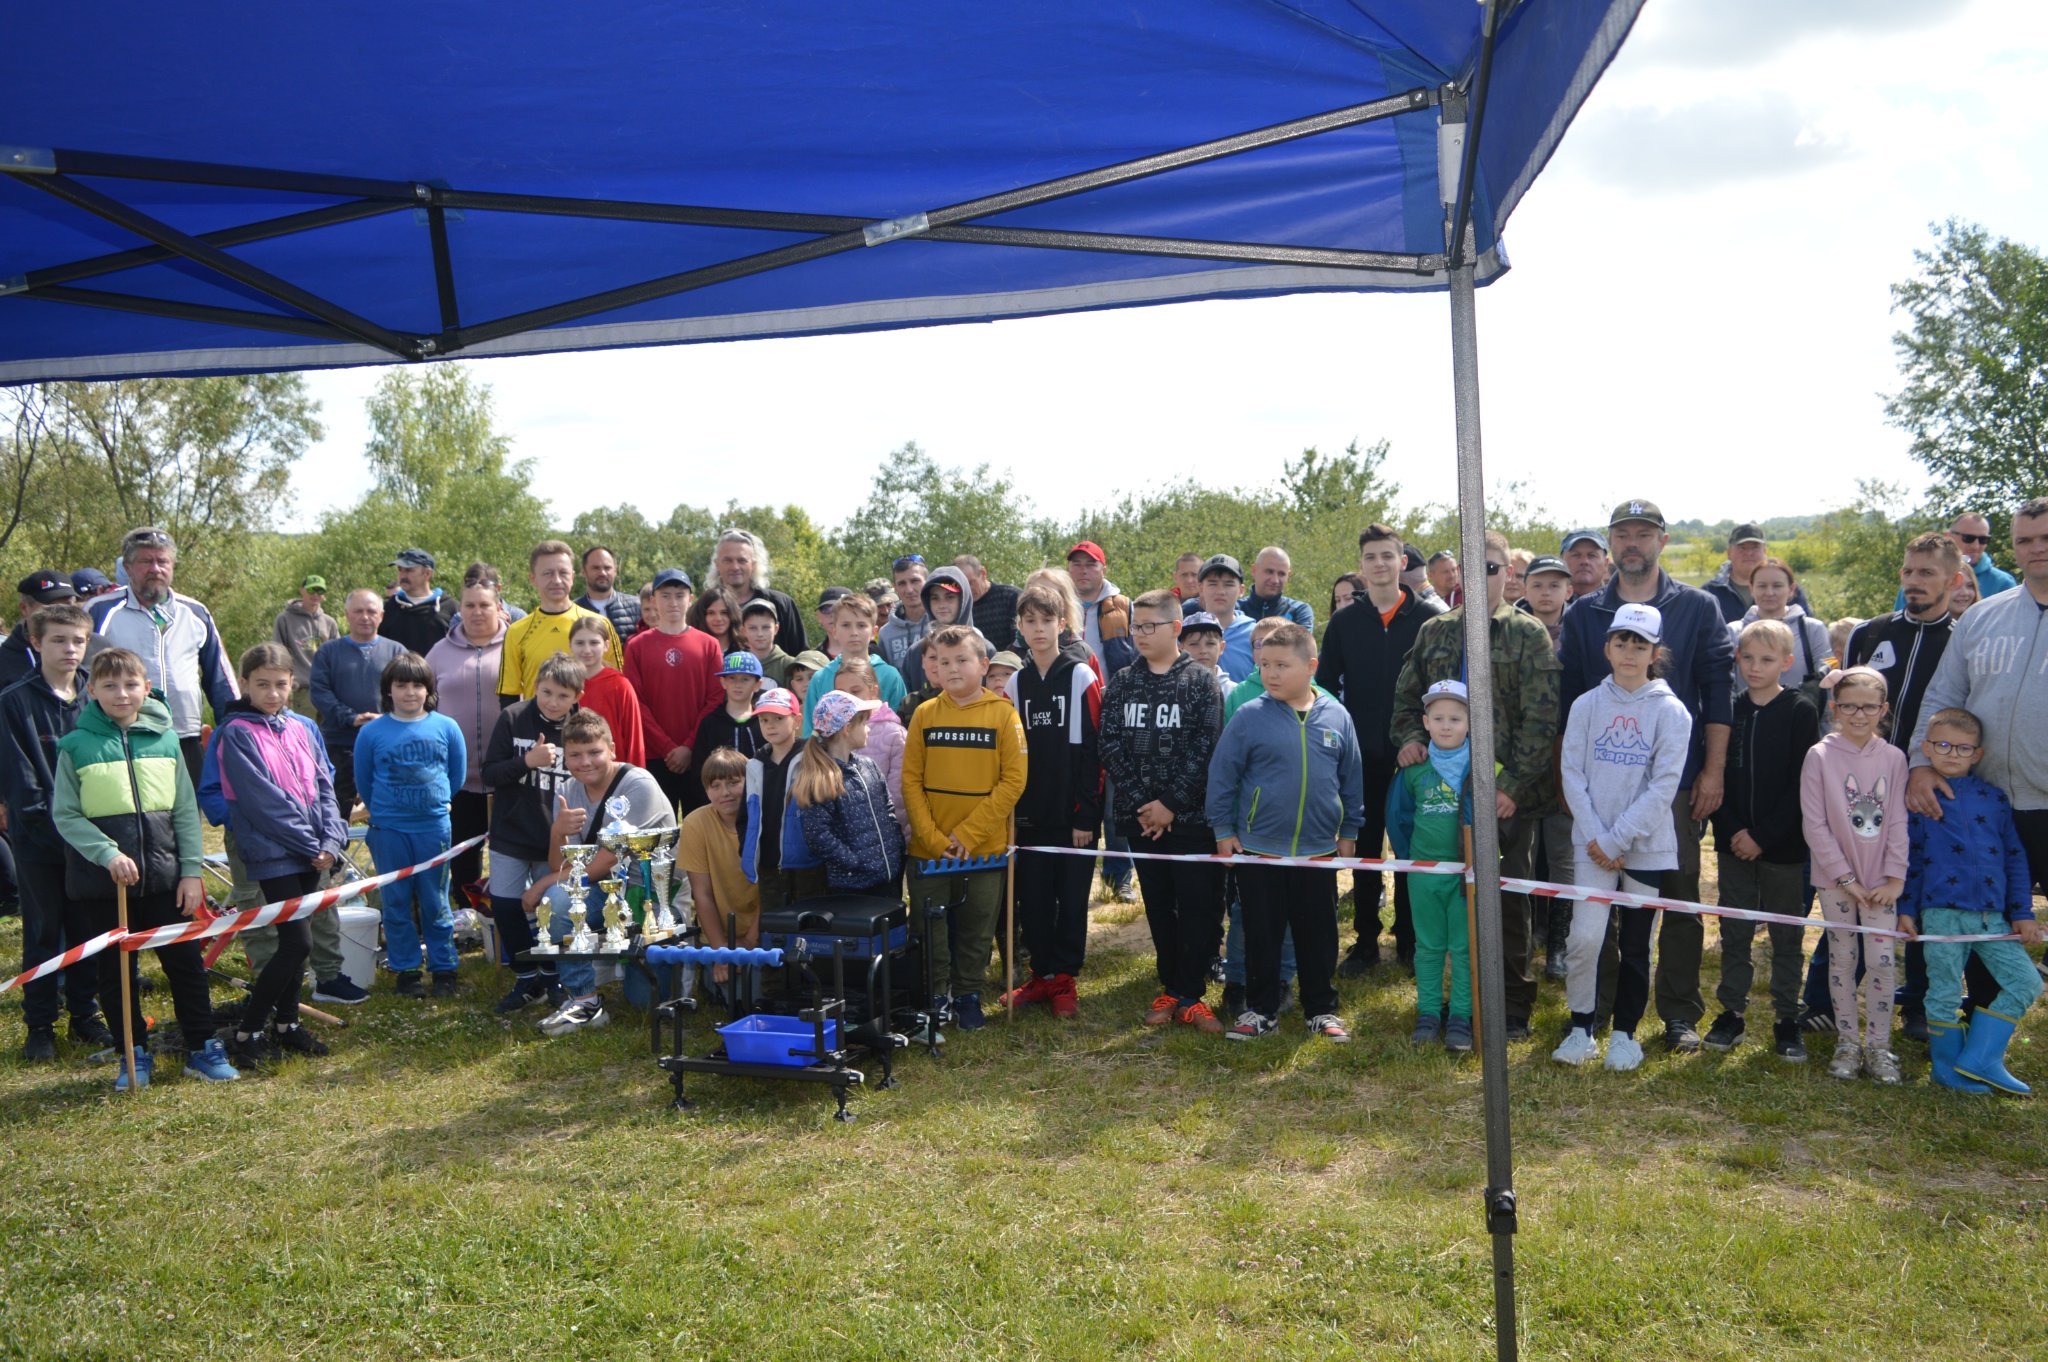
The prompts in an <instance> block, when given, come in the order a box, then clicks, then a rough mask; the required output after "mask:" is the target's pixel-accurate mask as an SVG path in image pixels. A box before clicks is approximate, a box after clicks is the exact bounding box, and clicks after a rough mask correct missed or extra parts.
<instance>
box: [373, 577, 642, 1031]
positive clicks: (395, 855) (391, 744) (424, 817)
mask: <svg viewBox="0 0 2048 1362" xmlns="http://www.w3.org/2000/svg"><path fill="white" fill-rule="evenodd" d="M528 618H529V619H530V618H532V616H528ZM606 627H607V628H609V627H610V626H609V625H607V626H606ZM378 684H379V688H380V689H381V690H382V692H383V697H382V698H383V705H384V712H383V713H382V714H380V715H379V716H378V717H376V718H375V719H372V720H371V721H370V722H369V723H367V724H365V725H363V730H362V732H360V733H358V734H357V735H356V752H355V758H356V791H357V793H358V794H359V795H360V796H361V798H362V801H363V807H364V808H366V809H368V810H369V811H370V830H369V836H368V838H367V841H368V842H369V846H370V857H371V859H372V860H373V861H375V862H376V865H377V871H378V873H379V874H382V873H385V872H387V871H392V870H399V869H403V868H404V867H406V866H409V865H418V864H419V863H420V862H421V861H424V860H427V859H428V858H430V857H433V856H438V855H440V854H441V853H442V852H444V851H446V850H447V849H448V839H449V827H448V801H449V798H450V797H451V796H452V795H453V794H454V793H455V791H457V790H459V789H461V788H462V782H463V779H464V777H465V776H467V775H468V773H469V754H468V753H467V752H465V751H464V750H463V746H462V730H461V729H460V728H459V727H457V726H456V723H455V721H454V720H453V719H450V718H449V717H448V716H447V715H445V714H436V713H435V712H434V709H435V691H434V669H433V668H432V667H429V666H428V665H427V660H426V659H425V658H423V657H421V656H420V655H419V654H418V653H406V654H404V655H403V656H401V657H399V658H398V659H397V660H396V661H394V662H392V663H391V664H390V665H389V666H387V667H385V668H384V676H383V679H382V680H381V681H380V682H379V683H378ZM379 895H380V897H381V899H382V902H383V908H384V954H385V959H386V961H387V962H388V964H389V966H390V968H391V970H392V972H393V973H394V974H395V975H397V981H396V985H395V987H394V992H396V993H397V995H398V996H399V997H401V998H417V997H420V996H421V995H422V991H421V988H420V952H421V942H422V940H423V939H424V942H425V949H426V963H427V968H428V969H429V970H432V971H433V974H434V988H433V992H434V996H435V997H436V998H452V997H454V996H455V970H456V967H457V966H458V965H459V964H460V963H461V961H460V960H459V959H458V958H457V957H456V954H455V919H454V917H453V916H452V914H451V913H450V912H449V909H448V867H447V866H445V865H439V866H435V867H434V868H433V869H432V870H423V871H421V872H420V873H419V874H417V875H412V876H408V877H407V878H405V879H402V880H399V881H397V882H395V883H392V884H387V885H385V886H384V888H383V889H382V890H380V891H379ZM415 910H417V912H418V920H417V923H415V920H414V912H415Z"/></svg>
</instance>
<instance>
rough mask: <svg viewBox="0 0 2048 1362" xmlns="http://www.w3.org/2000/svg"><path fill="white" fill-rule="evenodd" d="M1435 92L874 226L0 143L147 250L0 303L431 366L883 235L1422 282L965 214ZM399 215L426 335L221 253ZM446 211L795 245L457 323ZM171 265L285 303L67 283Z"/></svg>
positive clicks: (1378, 259) (1385, 112)
mask: <svg viewBox="0 0 2048 1362" xmlns="http://www.w3.org/2000/svg"><path fill="white" fill-rule="evenodd" d="M1443 93H1444V92H1443V91H1440V90H1435V89H1426V88H1418V89H1413V90H1407V91H1404V92H1402V93H1400V94H1394V95H1389V96H1386V97H1385V98H1382V99H1375V100H1370V101H1367V102H1366V103H1363V104H1353V105H1348V106H1346V107H1344V108H1341V109H1331V110H1328V111H1326V112H1324V113H1319V114H1311V115H1309V116H1308V117H1305V118H1297V119H1290V120H1288V121H1286V122H1282V123H1274V124H1269V125H1268V126H1266V127H1263V128H1256V129H1253V130H1251V131H1249V132H1242V133H1236V134H1233V135H1231V136H1228V137H1221V138H1216V139H1213V140H1210V141H1207V142H1198V143H1195V144H1193V145H1190V146H1184V147H1178V148H1175V149H1173V150H1171V151H1163V152H1159V153H1156V154H1154V155H1151V156H1142V157H1139V158H1137V159H1135V160H1130V161H1121V162H1118V163H1117V164H1115V165H1110V166H1103V167H1101V168H1100V169H1096V170H1085V171H1080V172H1077V173H1074V174H1071V175H1062V176H1059V177H1057V178H1055V179H1051V180H1043V181H1040V182H1039V183H1036V184H1031V185H1025V186H1022V187H1021V188H1017V189H1010V190H1005V191H1003V192H1001V193H997V194H987V195H982V196H980V197H978V198H973V199H968V200H964V201H962V202H960V203H954V204H948V205H945V206H943V207H939V208H930V209H926V210H924V211H922V212H917V213H912V214H909V215H907V216H904V217H899V218H892V219H887V220H883V221H876V220H875V219H872V218H866V217H855V216H847V215H841V214H823V213H788V212H771V211H764V210H753V209H740V208H709V207H701V206H693V205H688V204H666V203H639V202H627V201H618V200H607V199H584V198H562V197H552V196H546V195H538V194H511V193H498V192H492V191H486V190H473V189H453V188H448V187H444V186H439V185H433V184H426V183H420V182H413V181H406V180H380V179H371V178H364V177H361V176H351V175H322V174H315V173H311V172H306V171H294V170H271V169H260V168H256V167H250V166H233V165H219V164H214V163H210V162H200V161H181V160H171V159H165V158H161V157H149V156H124V155H119V154H115V153H109V152H99V151H78V150H71V149H68V148H48V147H0V174H6V175H9V176H11V177H13V178H14V179H16V180H17V181H19V182H20V183H22V184H25V185H28V186H30V187H32V188H35V189H39V190H41V191H43V192H44V193H46V194H49V195H51V196H52V197H54V198H57V199H61V200H63V201H64V202H66V203H68V204H70V205H72V206H73V207H75V208H78V209H81V210H83V211H84V212H87V213H89V214H91V215H92V216H94V217H96V218H99V219H101V220H103V221H106V222H109V223H112V224H114V225H115V226H117V227H120V228H122V229H123V230H125V231H128V232H131V233H133V234H134V235H136V236H139V237H141V238H142V239H144V240H145V241H148V242H150V243H151V244H150V245H149V246H147V247H141V248H137V249H134V250H127V251H118V252H114V253H112V254H107V255H100V256H94V257H92V258H90V259H85V260H77V261H73V262H70V263H69V264H63V265H52V266H48V267H45V268H42V269H36V270H31V271H29V272H27V273H25V274H21V275H17V276H15V277H14V278H12V279H6V280H0V297H6V296H10V295H12V296H17V297H30V298H39V299H42V300H44V301H46V302H56V303H69V304H74V305H77V306H82V307H101V308H111V309H115V310H118V311H123V312H134V313H140V314H142V315H145V316H155V317H173V318H178V319H180V320H185V321H198V322H207V323H212V324H216V325H220V326H230V327H246V328H249V329H251V330H258V331H281V332H287V333H290V334H293V335H302V336H310V337H313V338H315V339H319V340H327V341H333V342H336V343H342V342H347V341H356V342H360V343H362V344H365V345H369V346H373V347H375V348H376V349H378V350H381V351H383V352H384V353H386V354H389V355H391V356H392V357H393V358H395V359H401V360H407V361H419V360H430V359H444V358H448V357H450V356H453V355H457V354H460V353H462V352H463V351H465V350H469V349H471V348H473V347H475V346H478V345H482V344H485V343H486V342H490V341H495V340H500V339H503V338H504V337H507V336H514V335H519V334H522V333H525V332H530V331H537V330H541V329H544V328H546V327H551V326H558V325H561V324H563V323H565V322H573V321H579V320H581V319H583V318H586V317H592V316H596V315H599V314H601V313H606V312H613V311H616V310H618V309H620V308H627V307H633V306H636V305H638V304H641V303H646V302H651V301H653V300H655V299H657V298H665V297H670V296H673V295H675V294H678V293H686V292H689V291H691V290H694V289H700V288H707V287H710V286H712V285H714V284H721V283H726V282H728V281H731V280H734V279H743V278H746V277H748V276H750V275H756V274H762V273H765V272H767V271H770V270H776V269H784V268H787V267H789V266H792V265H801V264H804V263H806V262H808V261H812V260H820V259H823V258H825V257H827V256H833V255H839V254H841V253H843V252H846V251H851V250H858V249H863V248H866V247H870V246H880V245H886V244H889V243H891V242H896V241H946V242H957V243H964V244H970V245H983V246H1007V247H1024V248H1032V249H1039V250H1067V251H1095V252H1105V253H1110V254H1119V255H1146V256H1170V257H1178V258H1184V259H1196V260H1220V261H1226V262H1230V263H1237V264H1267V265H1292V266H1301V267H1316V268H1326V269H1340V270H1341V269H1351V270H1361V271H1381V272H1385V271H1396V272H1407V273H1413V274H1417V275H1423V276H1428V275H1435V274H1439V273H1441V272H1443V271H1444V270H1445V269H1446V268H1447V266H1448V257H1447V256H1445V255H1438V254H1423V255H1416V254H1407V253H1401V252H1391V251H1357V250H1345V249H1339V248H1335V247H1323V246H1298V245H1287V244H1282V243H1276V242H1244V241H1213V240H1204V239H1196V238H1182V237H1159V236H1134V235H1124V234H1119V233H1113V232H1080V231H1064V230H1059V229H1053V228H1041V227H1010V226H996V225H989V224H985V223H981V222H978V221H976V219H980V218H987V217H993V216H997V215H999V214H1003V213H1010V212H1015V211H1017V210H1018V209H1023V208H1032V207H1036V206H1038V205H1040V204H1046V203H1052V202H1054V201H1056V200H1059V199H1066V198H1072V197H1074V196H1076V195H1079V194H1086V193H1088V192H1090V191H1092V190H1097V189H1106V188H1109V187H1111V186H1115V185H1121V184H1129V183H1131V182H1133V181H1136V180H1141V179H1146V178H1149V177H1151V176H1154V175H1160V174H1164V173H1166V172H1168V171H1173V170H1179V169H1182V168H1184V167H1187V166H1192V165H1200V164H1203V163H1205V162H1208V161H1216V160H1221V159H1223V158H1225V157H1230V156H1237V155H1241V154H1243V153H1245V152H1248V151H1256V150H1258V149H1260V148H1262V147H1271V146H1277V145H1279V144H1281V143H1283V142H1291V141H1295V140H1298V139H1300V138H1304V137H1313V136H1315V135H1316V134H1318V133H1325V132H1333V131H1336V130H1339V129H1342V128H1351V127H1357V126H1359V125H1361V124H1364V123H1371V122H1376V121H1378V120H1380V119H1384V118H1391V117H1393V116H1395V115H1397V114H1404V113H1413V112H1416V111H1418V110H1422V109H1427V108H1432V107H1435V106H1436V105H1438V104H1439V103H1440V102H1441V100H1442V98H1443ZM88 179H95V180H97V179H126V180H140V181H146V182H154V183H158V184H200V185H210V186H215V187H219V188H228V189H254V190H261V191H265V192H283V193H294V194H313V195H319V196H322V197H329V198H336V199H341V200H343V202H340V203H336V204H333V205H331V206H328V207H323V208H317V209H313V210H311V211H308V212H300V213H291V214H287V215H285V216H283V217H276V218H268V219H264V220H262V221H259V222H252V223H247V224H244V225H241V226H237V227H230V228H225V229H222V230H220V231H215V232H208V233H203V234H198V235H194V234H191V233H187V232H184V231H181V230H179V229H178V228H176V227H173V226H172V225H170V224H169V223H166V222H164V221H162V220H160V219H158V218H156V217H153V216H151V215H150V214H148V213H146V212H143V211H142V210H141V209H138V208H136V207H134V206H132V205H130V204H127V203H124V202H122V201H121V200H119V199H117V198H115V197H114V196H112V195H111V194H108V193H106V192H105V191H104V190H101V189H99V188H96V187H94V186H93V185H91V184H87V183H85V181H86V180H88ZM401 209H414V210H419V211H422V212H424V213H425V215H426V220H427V227H428V236H429V245H430V250H431V252H432V257H433V266H434V284H435V294H436V298H437V301H438V303H439V307H440V320H441V330H440V331H439V332H438V333H435V334H431V335H426V334H418V333H408V332H402V331H397V330H393V329H392V328H389V327H386V326H383V325H381V324H379V323H377V322H375V321H372V320H371V319H370V318H368V317H365V316H362V315H360V314H358V313H356V312H354V311H352V310H350V309H349V308H347V307H345V306H343V305H342V304H341V303H339V302H336V301H335V300H333V299H331V298H324V297H321V296H320V295H318V294H316V293H313V292H311V291H309V290H307V289H304V288H301V287H299V286H298V285H296V284H293V283H292V282H290V281H289V280H286V279H283V278H280V277H279V276H277V275H275V274H273V273H271V272H270V271H268V270H264V269H262V268H260V267H258V266H256V265H252V264H250V263H248V262H247V261H245V260H242V259H240V258H238V257H236V256H234V255H232V254H230V253H229V251H230V248H232V247H235V246H244V245H249V244H252V243H255V242H258V241H269V240H274V239H276V238H278V237H284V236H293V235H298V234H301V233H305V232H312V231H318V230H321V229H324V228H329V227H335V226H340V225H343V224H345V223H350V222H356V221H360V220H362V219H364V218H370V217H377V216H381V215H383V214H386V213H394V212H398V211H400V210H401ZM455 211H480V212H502V213H534V214H541V215H546V216H554V217H583V218H595V219H605V220H610V221H622V222H646V223H669V224H674V225H678V226H692V227H720V228H739V229H746V230H755V231H770V232H792V233H801V234H804V235H805V236H806V237H807V238H808V239H806V240H803V241H799V242H795V243H792V244H790V245H787V246H779V247H776V248H774V249H772V250H767V251H761V252H757V253H755V254H753V255H746V256H741V257H738V258H736V259H731V260H724V261H720V262H718V263H716V264H712V265H704V266H700V267H698V268H696V269H691V270H684V271H682V272H680V273H676V274H669V275H663V276H661V277H659V278H655V279H647V280H643V281H641V282H639V283H635V284H627V285H624V286H622V287H619V288H614V289H607V290H605V291H603V292H601V293H594V294H590V295H588V296H585V297H581V298H571V299H565V300H563V301H561V302H557V303H550V304H548V305H546V306H543V307H538V308H532V309H529V310H527V311H524V312H517V313H512V314H509V315H506V316H502V317H496V318H492V319H490V320H488V321H482V322H475V323H470V324H467V325H465V324H464V323H463V321H462V318H461V309H460V293H459V290H458V288H457V283H456V276H455V261H454V253H453V251H452V249H451V247H450V243H449V238H448V229H447V215H448V214H449V213H450V212H455ZM171 260H183V261H186V262H189V263H191V264H194V265H197V266H199V267H201V268H202V269H205V270H208V271H211V272H212V273H214V274H216V275H220V276H222V277H224V278H225V279H227V280H229V281H231V282H232V283H234V284H238V285H240V286H241V287H242V288H244V289H247V290H250V291H253V292H254V293H256V294H259V295H262V296H263V297H266V298H269V299H271V300H272V301H274V302H277V303H280V304H282V305H283V306H284V307H285V308H288V309H290V310H289V311H280V312H270V311H259V310H254V309H246V308H232V307H222V306H217V305H213V304H203V303H191V302H179V301H172V300H168V299H162V298H152V297H147V296H144V295H141V294H133V293H123V292H118V291H112V290H105V289H92V288H80V287H77V286H76V285H77V283H78V281H80V280H84V279H93V278H98V277H100V276H103V275H108V274H114V273H118V272H120V271H123V270H130V269H135V268H137V267H139V266H143V265H152V264H160V263H163V262H166V261H171Z"/></svg>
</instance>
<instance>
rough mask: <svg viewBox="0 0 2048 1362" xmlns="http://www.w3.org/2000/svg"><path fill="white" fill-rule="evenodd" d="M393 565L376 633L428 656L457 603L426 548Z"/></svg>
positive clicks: (445, 631)
mask: <svg viewBox="0 0 2048 1362" xmlns="http://www.w3.org/2000/svg"><path fill="white" fill-rule="evenodd" d="M391 566H393V567H395V568H397V569H398V587H397V589H396V590H394V591H393V592H392V593H391V594H390V595H389V596H386V597H385V598H384V618H383V620H382V622H380V623H379V624H378V626H377V631H378V632H379V633H381V634H383V635H384V637H386V638H388V639H393V640H395V641H396V642H397V643H398V644H399V646H400V647H402V648H404V649H405V650H406V651H407V652H409V653H418V654H419V655H420V656H421V657H425V656H426V655H427V653H428V652H429V651H430V650H432V648H433V646H434V645H435V644H436V643H439V642H440V641H441V640H442V639H444V638H446V637H448V626H449V625H451V624H453V623H454V622H455V615H456V610H457V605H458V603H457V601H456V600H455V598H454V597H453V596H450V595H449V594H448V593H447V592H445V591H443V590H441V588H440V587H438V586H435V585H434V555H433V554H431V553H428V552H427V551H426V550H425V549H400V550H399V551H398V554H397V556H396V557H394V558H393V559H392V560H391ZM344 812H346V810H344Z"/></svg>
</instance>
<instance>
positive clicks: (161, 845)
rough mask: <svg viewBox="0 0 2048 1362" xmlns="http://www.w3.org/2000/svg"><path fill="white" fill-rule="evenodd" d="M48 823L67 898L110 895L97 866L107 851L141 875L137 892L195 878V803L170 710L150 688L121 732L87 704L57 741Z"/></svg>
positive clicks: (102, 868)
mask: <svg viewBox="0 0 2048 1362" xmlns="http://www.w3.org/2000/svg"><path fill="white" fill-rule="evenodd" d="M50 821H51V822H53V823H55V824H56V826H57V833H58V835H59V836H61V837H62V838H63V839H64V843H65V850H66V854H65V858H64V891H65V893H66V894H67V895H68V896H69V897H71V898H75V899H107V898H111V897H113V893H114V881H113V877H112V876H110V875H109V874H107V870H106V867H107V866H108V865H110V864H111V863H112V862H113V860H114V858H115V857H117V856H126V857H128V858H129V859H131V860H133V861H134V862H135V864H136V867H137V868H138V869H139V870H140V871H141V872H142V879H141V881H140V882H139V883H137V884H136V886H135V892H136V893H138V894H162V893H168V892H169V891H171V890H172V889H175V888H176V887H177V884H178V881H179V880H180V879H191V878H197V876H198V875H199V864H200V858H201V856H202V855H203V854H204V848H203V846H202V845H201V842H200V826H199V800H198V797H197V796H196V795H195V794H194V793H193V790H192V777H191V776H190V775H189V774H188V773H187V772H186V770H185V756H184V752H183V750H182V749H181V748H180V747H179V745H178V735H177V733H176V732H174V731H173V730H172V728H171V711H170V707H169V706H168V705H166V704H165V703H164V698H163V695H162V694H161V693H160V692H158V691H151V692H150V694H149V698H148V699H147V700H145V701H143V702H142V712H141V713H139V714H137V715H136V716H135V722H134V723H132V724H130V725H129V727H128V728H127V729H126V730H125V731H124V730H123V729H121V728H120V727H119V726H117V725H116V724H115V723H114V721H113V720H112V719H109V718H108V717H107V714H106V711H105V710H103V709H101V708H100V707H99V704H98V703H97V702H92V703H88V704H87V705H86V706H85V708H84V709H82V710H80V711H79V715H78V726H77V727H76V728H74V729H72V730H71V731H70V732H69V733H67V734H65V735H64V736H63V737H62V738H60V739H58V741H57V783H56V788H55V790H54V791H52V797H51V801H50Z"/></svg>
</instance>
